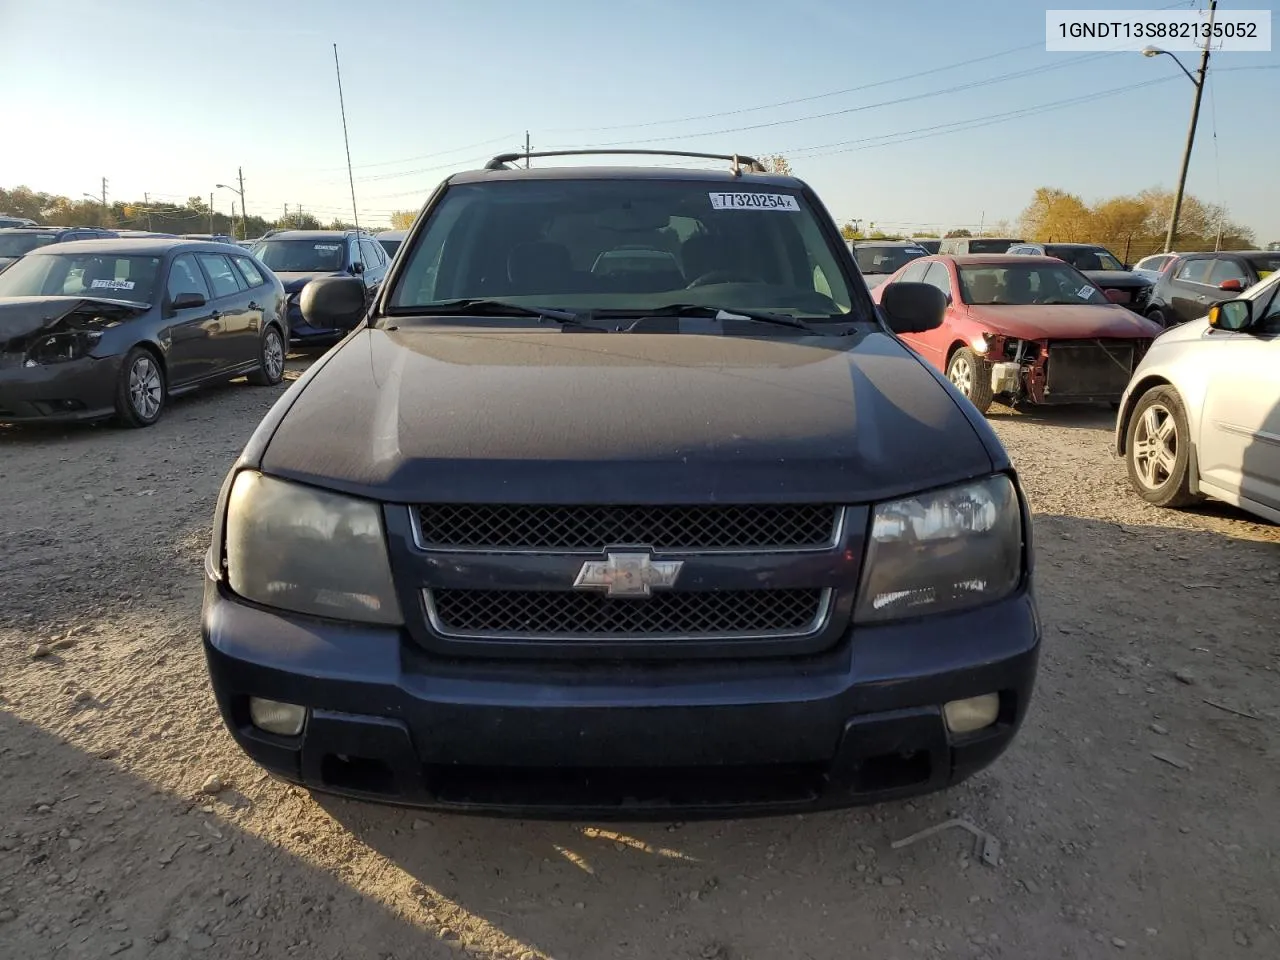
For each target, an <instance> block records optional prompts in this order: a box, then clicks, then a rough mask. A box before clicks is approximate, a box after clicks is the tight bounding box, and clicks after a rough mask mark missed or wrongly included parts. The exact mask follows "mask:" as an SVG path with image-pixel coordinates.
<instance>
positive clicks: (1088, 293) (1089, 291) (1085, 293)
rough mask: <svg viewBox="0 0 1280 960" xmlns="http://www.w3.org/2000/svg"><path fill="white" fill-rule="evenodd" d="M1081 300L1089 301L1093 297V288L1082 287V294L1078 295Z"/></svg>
mask: <svg viewBox="0 0 1280 960" xmlns="http://www.w3.org/2000/svg"><path fill="white" fill-rule="evenodd" d="M1076 296H1077V297H1079V298H1080V299H1081V300H1088V299H1089V298H1090V297H1092V296H1093V287H1081V288H1080V292H1079V293H1077V294H1076Z"/></svg>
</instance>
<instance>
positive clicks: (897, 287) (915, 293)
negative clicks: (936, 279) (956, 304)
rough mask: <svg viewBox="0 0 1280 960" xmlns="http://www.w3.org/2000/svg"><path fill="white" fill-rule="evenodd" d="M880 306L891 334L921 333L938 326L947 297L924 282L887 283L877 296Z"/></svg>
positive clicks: (944, 312) (944, 310)
mask: <svg viewBox="0 0 1280 960" xmlns="http://www.w3.org/2000/svg"><path fill="white" fill-rule="evenodd" d="M880 307H881V309H883V310H884V312H885V315H886V319H887V320H888V321H889V329H890V330H892V331H893V332H894V333H925V332H926V331H928V330H936V329H937V328H938V327H940V326H942V318H943V316H944V315H945V314H946V312H947V295H946V294H944V293H943V292H942V291H941V290H939V289H938V288H937V287H935V286H933V285H931V284H928V283H902V282H901V281H899V282H898V283H891V284H889V286H887V287H885V288H884V293H882V294H881V295H880Z"/></svg>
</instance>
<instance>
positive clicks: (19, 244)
mask: <svg viewBox="0 0 1280 960" xmlns="http://www.w3.org/2000/svg"><path fill="white" fill-rule="evenodd" d="M57 239H58V235H57V234H56V233H29V232H27V231H26V230H24V231H22V233H0V257H20V256H22V255H23V254H26V253H30V252H31V251H32V250H34V249H35V248H36V247H43V246H45V244H49V243H53V242H54V241H55V240H57Z"/></svg>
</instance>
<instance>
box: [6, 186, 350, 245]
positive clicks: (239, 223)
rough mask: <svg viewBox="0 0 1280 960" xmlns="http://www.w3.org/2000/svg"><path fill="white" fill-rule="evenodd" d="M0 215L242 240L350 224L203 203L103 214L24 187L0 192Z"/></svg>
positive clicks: (130, 205)
mask: <svg viewBox="0 0 1280 960" xmlns="http://www.w3.org/2000/svg"><path fill="white" fill-rule="evenodd" d="M0 214H7V215H9V216H14V217H26V218H27V219H29V220H34V221H36V223H39V224H42V225H48V226H54V227H107V228H108V229H120V230H147V231H151V232H154V233H175V234H179V235H181V234H186V233H215V234H225V235H227V236H232V237H236V238H237V239H240V240H247V239H250V238H252V237H260V236H262V235H263V234H264V233H266V232H267V231H268V230H321V229H328V230H350V229H352V228H353V226H354V224H351V223H348V222H347V221H345V220H340V219H334V220H331V221H329V222H328V223H324V222H322V221H321V220H320V219H319V218H318V217H316V216H315V215H313V214H310V213H307V212H305V211H302V210H299V211H291V212H289V213H288V214H282V215H281V216H280V217H278V218H276V219H275V220H268V219H267V218H265V217H259V216H254V215H249V216H247V217H244V218H243V220H242V219H241V217H240V216H239V215H237V216H236V217H235V218H234V219H233V218H232V217H231V215H230V214H229V213H221V212H219V211H216V210H215V211H212V212H211V211H210V210H209V201H208V200H206V199H204V198H203V197H189V198H188V199H187V202H186V203H160V202H158V201H154V200H153V201H151V202H150V203H147V202H145V201H137V200H134V201H121V200H117V201H113V202H110V203H108V204H107V206H106V208H105V209H104V208H103V206H102V204H101V202H97V201H94V200H90V199H88V198H86V199H83V200H72V199H71V198H69V197H63V196H59V195H57V194H52V193H37V192H36V191H34V190H32V189H31V188H29V187H14V188H13V189H11V190H6V189H5V188H3V187H0Z"/></svg>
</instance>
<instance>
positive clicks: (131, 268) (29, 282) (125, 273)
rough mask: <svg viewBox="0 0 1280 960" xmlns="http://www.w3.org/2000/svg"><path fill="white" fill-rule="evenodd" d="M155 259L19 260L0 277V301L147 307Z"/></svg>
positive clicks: (157, 261)
mask: <svg viewBox="0 0 1280 960" xmlns="http://www.w3.org/2000/svg"><path fill="white" fill-rule="evenodd" d="M159 271H160V258H159V257H130V256H120V255H117V254H111V253H94V254H89V253H81V254H51V253H44V254H39V255H37V256H34V257H23V258H22V259H21V260H18V261H16V262H15V263H14V264H13V266H11V267H10V268H9V269H8V270H6V271H4V273H0V297H61V296H85V297H105V298H107V299H108V300H131V301H133V302H135V303H151V302H153V300H152V297H153V294H154V293H155V288H156V275H157V274H158V273H159Z"/></svg>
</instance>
